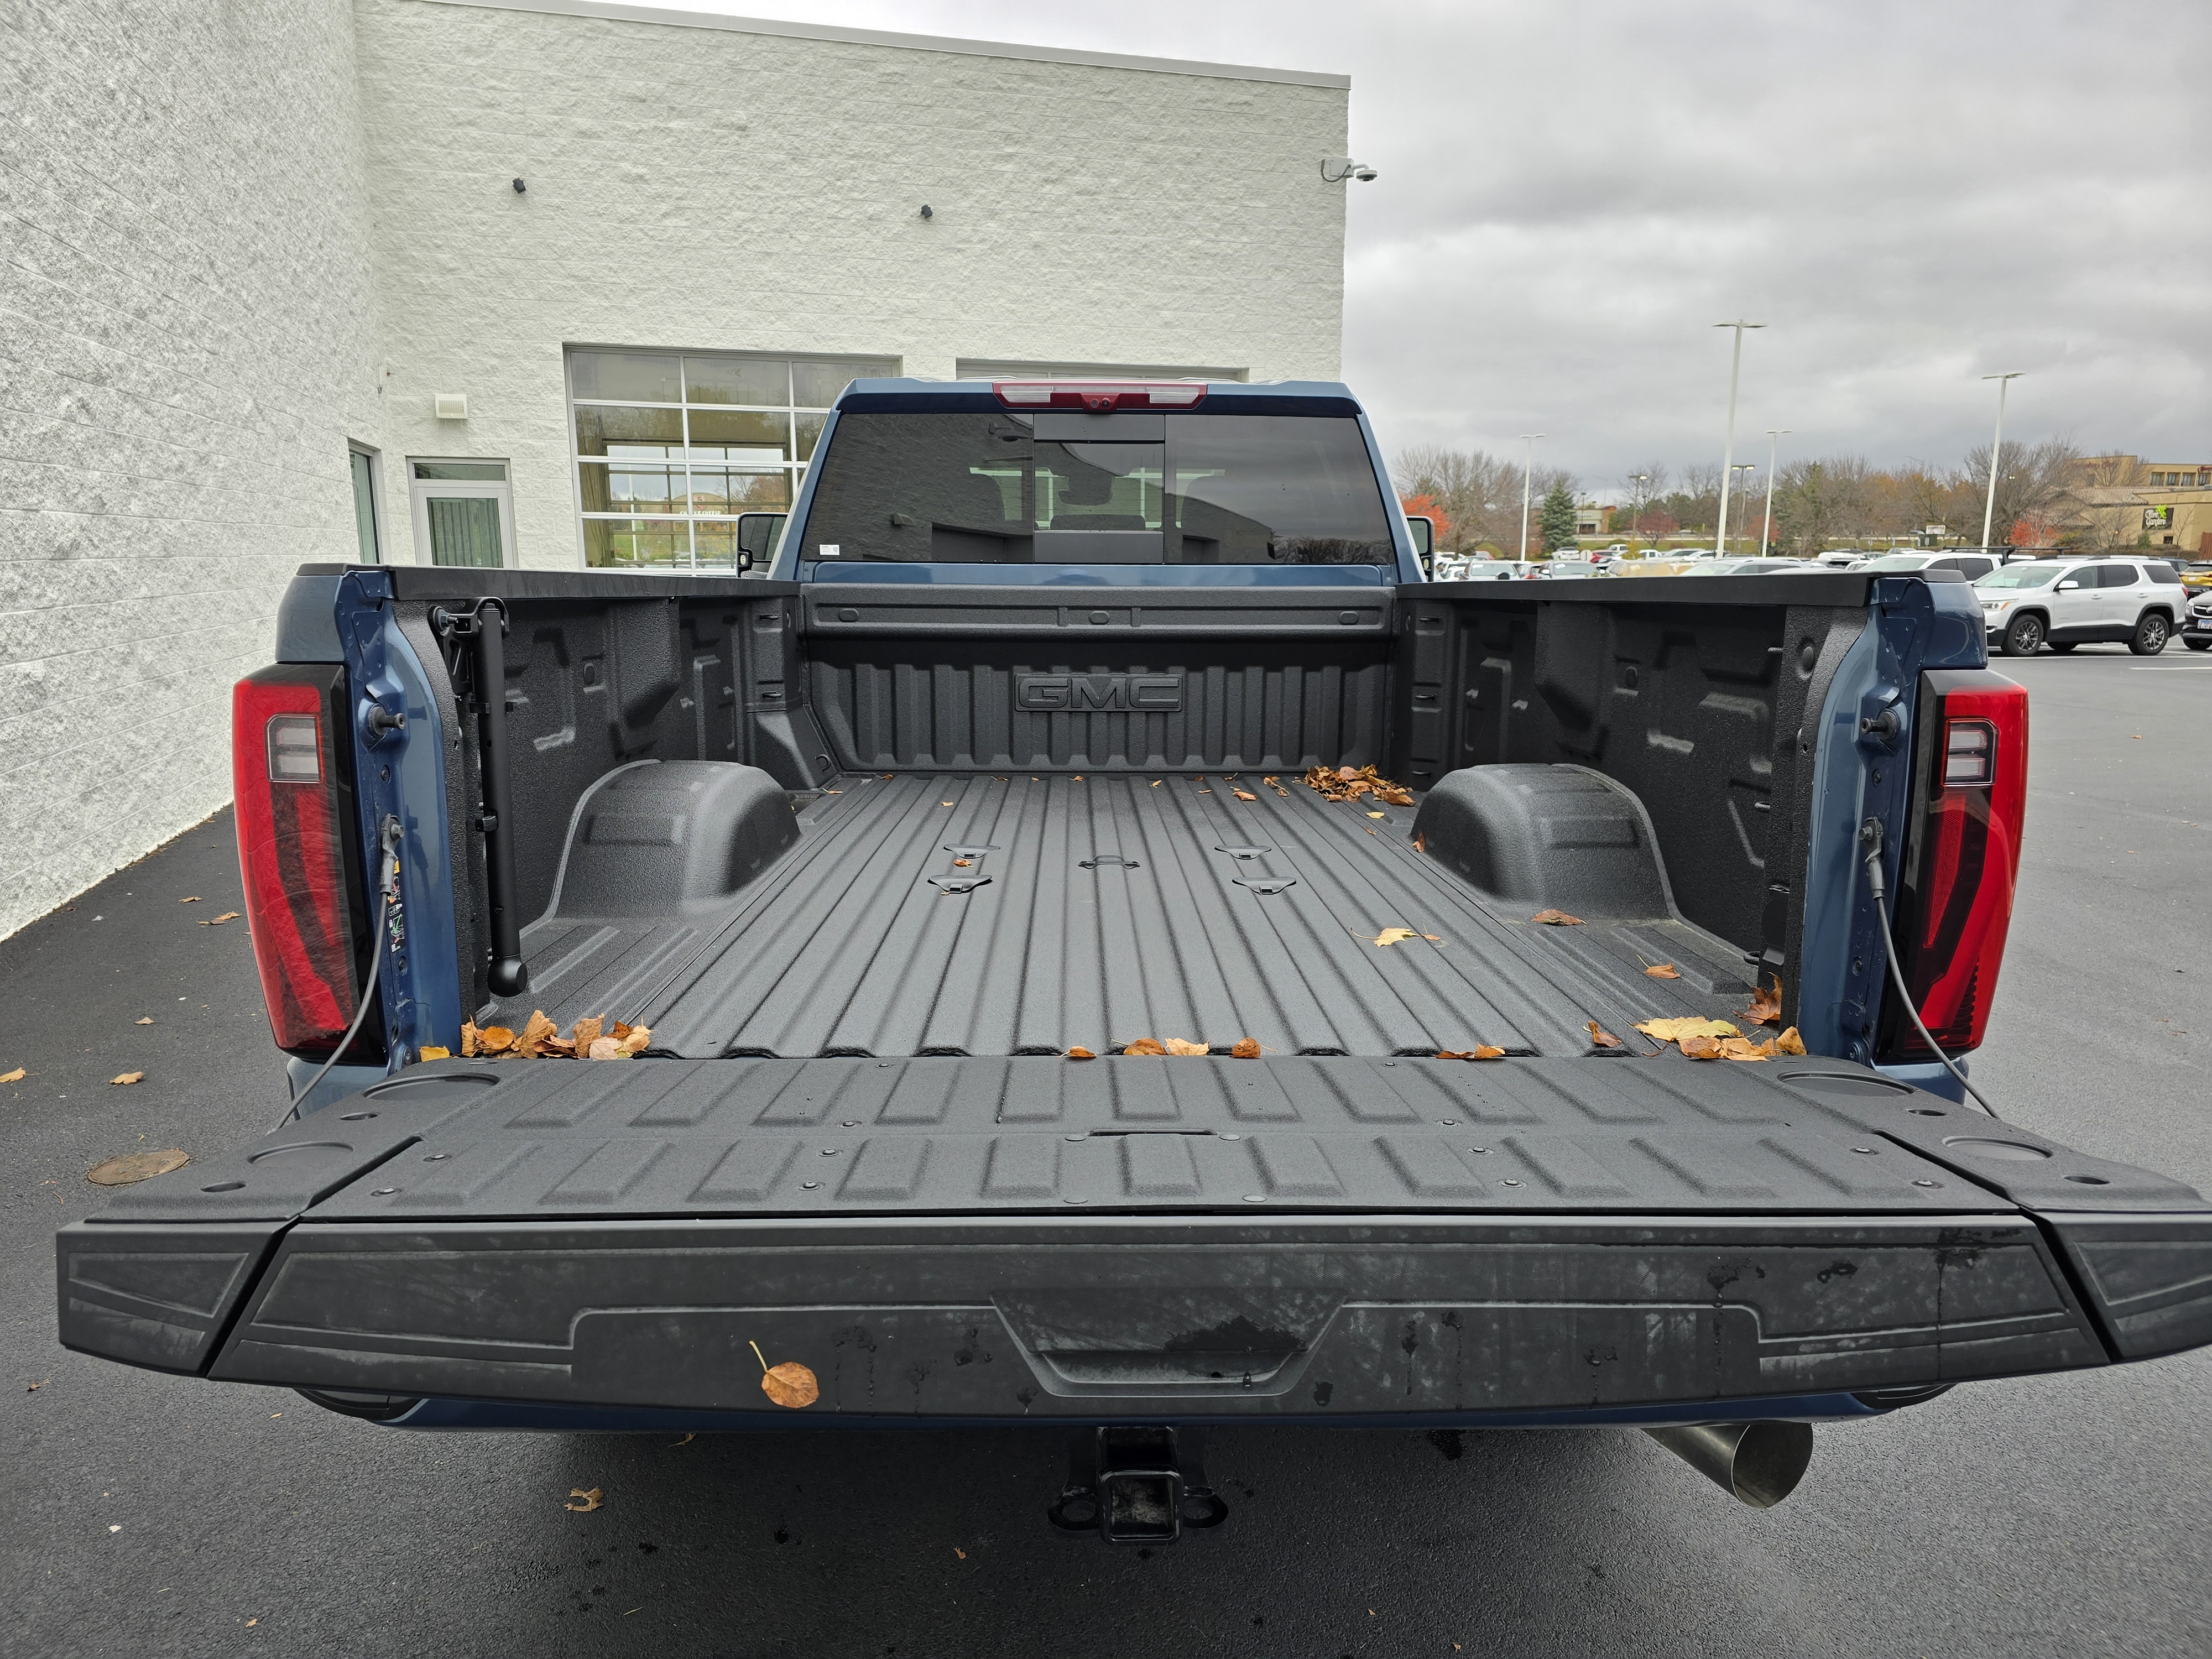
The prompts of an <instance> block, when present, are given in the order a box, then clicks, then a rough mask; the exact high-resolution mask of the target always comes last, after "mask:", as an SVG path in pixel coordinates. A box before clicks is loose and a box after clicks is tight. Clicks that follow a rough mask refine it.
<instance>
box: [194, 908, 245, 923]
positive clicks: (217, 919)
mask: <svg viewBox="0 0 2212 1659" xmlns="http://www.w3.org/2000/svg"><path fill="white" fill-rule="evenodd" d="M237 920H238V912H237V911H235V910H226V911H224V912H223V913H222V915H219V916H210V917H209V918H208V919H207V920H206V921H204V922H202V923H201V924H200V926H201V927H222V925H223V923H225V922H226V921H237Z"/></svg>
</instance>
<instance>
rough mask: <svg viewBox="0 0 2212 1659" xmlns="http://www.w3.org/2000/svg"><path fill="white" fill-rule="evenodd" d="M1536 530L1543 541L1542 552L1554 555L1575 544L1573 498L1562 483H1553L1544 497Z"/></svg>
mask: <svg viewBox="0 0 2212 1659" xmlns="http://www.w3.org/2000/svg"><path fill="white" fill-rule="evenodd" d="M1536 524H1537V528H1538V530H1539V531H1540V532H1541V534H1542V537H1543V541H1544V551H1546V552H1547V553H1556V552H1558V551H1559V550H1560V549H1561V548H1563V547H1569V548H1571V547H1572V546H1574V544H1575V498H1574V496H1573V495H1571V494H1570V493H1569V492H1568V489H1567V487H1566V485H1565V484H1564V483H1555V484H1553V486H1552V488H1551V490H1550V493H1549V494H1547V495H1546V496H1545V497H1544V505H1543V508H1542V510H1541V513H1540V514H1539V515H1538V517H1537V520H1536Z"/></svg>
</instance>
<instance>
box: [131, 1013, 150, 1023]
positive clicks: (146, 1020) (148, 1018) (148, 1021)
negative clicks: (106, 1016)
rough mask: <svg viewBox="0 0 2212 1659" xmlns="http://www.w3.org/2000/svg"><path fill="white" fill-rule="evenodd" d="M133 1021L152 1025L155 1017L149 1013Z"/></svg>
mask: <svg viewBox="0 0 2212 1659" xmlns="http://www.w3.org/2000/svg"><path fill="white" fill-rule="evenodd" d="M153 1023H154V1017H153V1015H151V1014H149V1015H147V1016H146V1018H143V1019H134V1020H132V1021H131V1024H133V1025H151V1024H153Z"/></svg>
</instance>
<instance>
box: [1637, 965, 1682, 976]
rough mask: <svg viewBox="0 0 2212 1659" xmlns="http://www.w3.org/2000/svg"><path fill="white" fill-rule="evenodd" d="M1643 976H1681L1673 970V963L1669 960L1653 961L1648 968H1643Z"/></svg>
mask: <svg viewBox="0 0 2212 1659" xmlns="http://www.w3.org/2000/svg"><path fill="white" fill-rule="evenodd" d="M1644 977H1645V978H1646V979H1680V978H1681V977H1682V976H1681V975H1680V974H1679V973H1677V972H1676V971H1675V969H1674V963H1671V962H1655V963H1652V964H1651V965H1650V967H1649V968H1646V969H1644Z"/></svg>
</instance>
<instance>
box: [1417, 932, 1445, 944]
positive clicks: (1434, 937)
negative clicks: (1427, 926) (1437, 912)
mask: <svg viewBox="0 0 2212 1659" xmlns="http://www.w3.org/2000/svg"><path fill="white" fill-rule="evenodd" d="M1421 937H1422V938H1423V939H1426V940H1428V941H1429V943H1430V944H1431V945H1442V944H1443V942H1444V936H1443V934H1442V933H1424V934H1422V935H1421Z"/></svg>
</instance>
